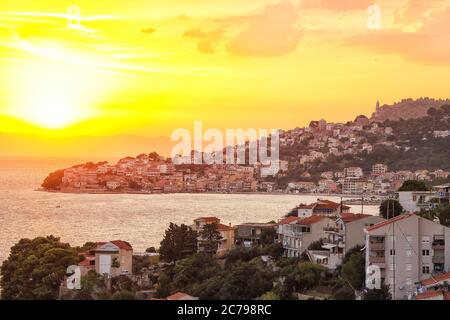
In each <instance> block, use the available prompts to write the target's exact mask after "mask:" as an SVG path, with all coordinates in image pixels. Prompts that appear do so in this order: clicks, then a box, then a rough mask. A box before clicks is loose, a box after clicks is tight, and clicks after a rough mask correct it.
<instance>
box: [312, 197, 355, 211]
mask: <svg viewBox="0 0 450 320" xmlns="http://www.w3.org/2000/svg"><path fill="white" fill-rule="evenodd" d="M317 204H318V207H319V208H320V209H338V208H339V206H340V205H341V204H340V203H337V202H334V201H330V200H321V199H319V200H318V201H317ZM342 208H344V209H350V207H349V206H346V205H342Z"/></svg>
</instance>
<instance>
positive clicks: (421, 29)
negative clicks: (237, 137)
mask: <svg viewBox="0 0 450 320" xmlns="http://www.w3.org/2000/svg"><path fill="white" fill-rule="evenodd" d="M371 3H372V1H366V0H343V1H335V0H303V1H290V0H284V1H267V0H245V1H244V0H227V1H224V0H220V1H219V0H208V1H203V0H153V1H144V0H126V1H104V0H98V1H92V0H78V1H77V0H70V1H66V0H59V1H54V0H2V1H1V2H0V83H1V84H2V85H1V87H0V132H20V133H39V134H52V135H57V136H66V135H110V134H119V133H131V134H139V135H144V136H149V137H151V136H169V135H170V133H171V132H172V131H173V130H175V129H177V128H192V125H193V121H194V120H202V121H203V122H204V126H205V127H217V128H219V129H225V128H238V127H240V128H293V127H297V126H303V125H306V124H308V122H309V121H310V120H312V119H320V118H325V119H327V120H329V121H347V120H350V119H353V118H354V117H355V116H356V115H358V114H366V115H370V114H371V112H372V111H373V109H374V107H375V102H376V100H377V99H380V101H381V102H382V103H392V102H394V101H396V100H399V99H402V98H407V97H413V98H417V97H421V96H429V97H434V98H448V97H450V91H449V85H448V75H449V74H450V1H447V0H409V1H408V0H402V1H400V0H379V1H376V4H377V5H379V7H380V8H381V18H382V20H381V29H380V30H369V29H368V28H367V19H368V13H367V12H366V10H367V7H368V6H369V5H370V4H371ZM74 4H75V5H77V6H78V7H79V8H80V9H81V16H82V17H83V18H82V19H81V21H79V23H78V21H72V22H69V21H68V16H67V15H68V8H69V7H70V6H71V5H74ZM70 12H71V14H72V15H74V14H75V13H76V10H75V11H73V10H72V11H70Z"/></svg>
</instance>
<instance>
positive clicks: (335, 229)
mask: <svg viewBox="0 0 450 320" xmlns="http://www.w3.org/2000/svg"><path fill="white" fill-rule="evenodd" d="M323 231H325V232H331V233H339V231H340V230H339V228H338V227H335V226H325V227H323Z"/></svg>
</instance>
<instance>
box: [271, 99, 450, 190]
mask: <svg viewBox="0 0 450 320" xmlns="http://www.w3.org/2000/svg"><path fill="white" fill-rule="evenodd" d="M362 119H363V117H358V118H357V120H356V121H361V120H362ZM329 125H330V126H332V127H333V128H334V130H335V131H336V130H338V132H340V133H339V134H337V135H333V134H332V133H328V131H327V130H320V129H318V128H313V129H312V131H311V130H310V132H301V134H300V135H298V136H296V135H295V131H288V132H286V133H285V134H284V135H285V136H287V137H291V136H294V137H295V139H294V142H293V144H291V145H285V146H282V148H281V149H280V154H281V159H283V160H287V161H289V170H288V172H287V175H286V176H285V177H281V178H278V179H277V180H278V182H280V183H281V185H283V184H285V183H286V182H288V181H295V180H298V179H299V177H306V178H305V179H304V180H313V181H317V180H319V179H320V174H321V173H323V172H326V171H334V172H336V171H342V170H343V169H344V168H346V167H352V166H356V167H361V168H362V169H363V170H364V171H365V172H370V171H371V167H372V165H374V164H376V163H383V164H386V165H388V167H389V169H390V170H392V171H399V170H421V169H427V170H438V169H443V170H449V169H450V148H449V146H450V105H445V106H442V107H440V108H431V109H428V111H427V113H426V114H425V116H423V117H420V118H414V119H409V120H403V119H401V120H398V121H397V120H386V121H383V122H381V123H373V122H372V123H370V122H369V119H367V118H366V122H365V123H363V126H362V130H360V129H361V128H358V129H355V128H356V127H357V123H356V122H349V123H347V124H345V125H336V124H329ZM342 132H343V133H342ZM335 145H336V146H337V147H336V148H334V146H335ZM333 149H336V152H334V151H333ZM311 155H318V156H317V157H316V158H313V159H310V158H311ZM304 157H306V158H307V160H309V161H305V162H304V163H302V159H303V158H304ZM308 157H309V158H308ZM299 159H300V161H299ZM305 173H307V176H305Z"/></svg>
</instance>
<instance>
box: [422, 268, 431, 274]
mask: <svg viewBox="0 0 450 320" xmlns="http://www.w3.org/2000/svg"><path fill="white" fill-rule="evenodd" d="M422 273H423V274H429V273H430V266H422Z"/></svg>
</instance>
